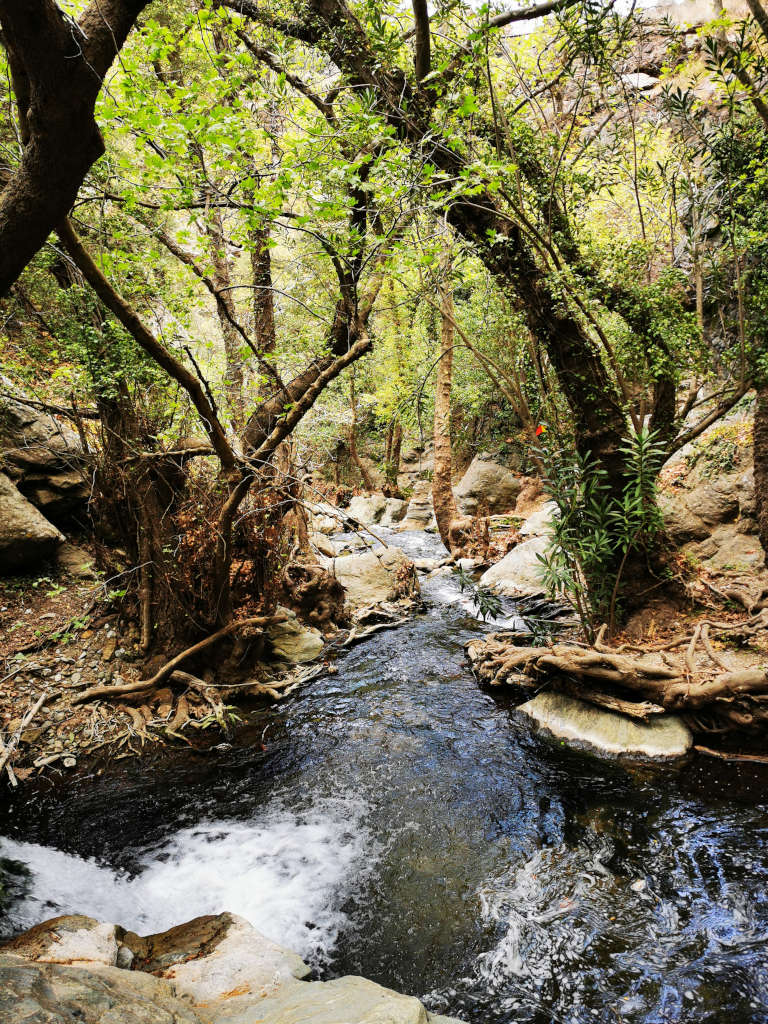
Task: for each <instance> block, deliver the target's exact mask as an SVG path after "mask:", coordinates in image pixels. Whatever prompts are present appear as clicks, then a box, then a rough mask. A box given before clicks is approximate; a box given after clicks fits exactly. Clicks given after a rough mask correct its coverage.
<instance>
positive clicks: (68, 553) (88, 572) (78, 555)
mask: <svg viewBox="0 0 768 1024" xmlns="http://www.w3.org/2000/svg"><path fill="white" fill-rule="evenodd" d="M56 563H57V564H58V566H59V568H60V569H63V570H64V572H66V573H68V574H69V575H70V576H78V577H80V578H81V579H93V578H94V575H95V574H94V570H93V558H92V557H91V555H89V554H88V552H87V551H86V550H85V549H84V548H81V547H78V546H77V545H76V544H62V545H61V547H60V548H59V550H58V551H57V552H56Z"/></svg>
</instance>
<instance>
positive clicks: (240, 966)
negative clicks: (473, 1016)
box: [0, 914, 460, 1024]
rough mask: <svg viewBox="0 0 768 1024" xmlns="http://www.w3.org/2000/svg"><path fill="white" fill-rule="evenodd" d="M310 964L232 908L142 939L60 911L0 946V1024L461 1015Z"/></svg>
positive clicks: (435, 1021)
mask: <svg viewBox="0 0 768 1024" xmlns="http://www.w3.org/2000/svg"><path fill="white" fill-rule="evenodd" d="M119 964H124V965H125V969H123V968H121V967H120V966H118V965H119ZM73 965H76V966H73ZM309 973H310V970H309V968H308V967H307V965H306V964H305V963H304V961H303V960H302V959H301V958H300V957H299V956H297V955H296V954H295V953H293V952H291V951H290V950H288V949H285V948H283V947H282V946H279V945H277V944H276V943H274V942H272V941H270V940H269V939H267V938H266V937H265V936H263V935H261V934H260V933H259V932H257V931H256V930H255V929H254V928H253V927H252V926H251V925H250V924H249V923H248V922H247V921H246V920H245V919H244V918H241V917H238V916H236V915H235V914H219V915H216V916H207V917H199V918H196V919H195V920H193V921H190V922H188V923H187V924H183V925H179V926H177V927H176V928H171V929H169V930H168V931H166V932H161V933H159V934H156V935H148V936H145V937H142V936H139V935H136V934H135V933H133V932H129V931H126V930H125V929H123V928H121V927H120V926H118V925H114V924H103V923H100V922H98V921H95V920H93V919H92V918H86V917H80V916H71V917H59V918H55V919H54V920H52V921H48V922H45V923H44V924H42V925H38V926H37V927H36V928H33V929H31V930H30V931H29V932H26V933H24V935H22V936H20V937H19V938H18V939H16V940H14V941H13V942H12V943H10V944H9V945H8V946H7V947H6V948H5V950H3V951H0V1024H20V1022H22V1021H28V1022H29V1024H32V1022H39V1024H43V1022H45V1024H73V1022H74V1021H80V1022H81V1024H256V1022H259V1024H460V1022H458V1021H453V1020H451V1019H450V1018H447V1017H439V1016H431V1015H429V1014H428V1013H427V1011H426V1010H425V1009H424V1007H423V1006H422V1004H421V1003H420V1002H419V1001H418V999H415V998H413V997H412V996H404V995H400V994H399V993H398V992H393V991H392V990H391V989H386V988H382V986H380V985H377V984H375V983H374V982H372V981H367V980H366V979H364V978H358V977H345V978H337V979H336V980H334V981H330V982H320V981H305V980H304V979H305V978H307V976H308V975H309Z"/></svg>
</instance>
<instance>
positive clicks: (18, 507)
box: [0, 473, 64, 572]
mask: <svg viewBox="0 0 768 1024" xmlns="http://www.w3.org/2000/svg"><path fill="white" fill-rule="evenodd" d="M63 540H64V537H63V536H62V534H61V533H60V532H59V531H58V530H57V529H56V527H55V526H53V524H52V523H49V522H48V520H47V519H46V518H45V516H44V515H43V514H42V513H41V512H39V511H38V510H37V509H36V508H35V506H34V505H32V504H31V503H30V502H29V501H27V499H26V498H25V497H24V495H23V494H21V493H20V492H19V490H18V489H17V488H16V487H15V486H14V484H13V483H12V482H11V481H10V480H9V479H8V477H7V476H6V475H5V474H4V473H0V572H26V571H27V570H31V569H34V568H36V567H37V566H38V565H39V564H40V562H42V561H45V559H47V558H52V557H53V555H54V554H55V553H56V549H57V548H58V546H59V544H61V542H62V541H63Z"/></svg>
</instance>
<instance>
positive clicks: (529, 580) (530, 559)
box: [480, 536, 549, 597]
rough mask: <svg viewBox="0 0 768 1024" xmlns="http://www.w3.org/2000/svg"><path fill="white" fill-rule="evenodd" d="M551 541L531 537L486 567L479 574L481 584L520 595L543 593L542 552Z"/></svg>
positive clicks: (543, 537)
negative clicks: (540, 557) (480, 574)
mask: <svg viewBox="0 0 768 1024" xmlns="http://www.w3.org/2000/svg"><path fill="white" fill-rule="evenodd" d="M548 544H549V537H546V536H541V537H531V538H530V539H529V540H526V541H523V543H522V544H518V545H517V547H514V548H512V550H511V551H509V552H507V554H506V555H504V557H503V558H502V559H501V561H500V562H497V563H496V564H495V565H492V566H491V567H490V569H486V571H485V572H484V573H483V575H482V576H481V577H480V585H481V586H483V587H493V589H494V590H496V591H498V592H499V593H500V594H504V595H506V596H508V597H519V596H522V595H524V594H542V593H543V592H544V585H543V583H542V572H543V568H544V567H543V566H542V564H541V562H540V560H539V555H543V554H544V552H545V551H546V549H547V545H548Z"/></svg>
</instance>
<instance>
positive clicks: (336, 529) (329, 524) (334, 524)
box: [307, 501, 344, 536]
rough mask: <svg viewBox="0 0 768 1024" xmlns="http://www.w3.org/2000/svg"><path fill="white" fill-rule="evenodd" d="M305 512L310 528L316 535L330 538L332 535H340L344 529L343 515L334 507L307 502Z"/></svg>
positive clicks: (322, 503) (324, 503)
mask: <svg viewBox="0 0 768 1024" xmlns="http://www.w3.org/2000/svg"><path fill="white" fill-rule="evenodd" d="M307 510H308V512H309V514H310V527H311V528H312V529H313V530H314V531H315V532H316V533H323V534H325V535H326V536H330V535H331V534H332V533H340V532H341V531H342V530H343V529H344V515H343V513H341V512H340V511H339V509H337V508H336V506H335V505H329V504H327V503H326V502H309V501H308V502H307Z"/></svg>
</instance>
